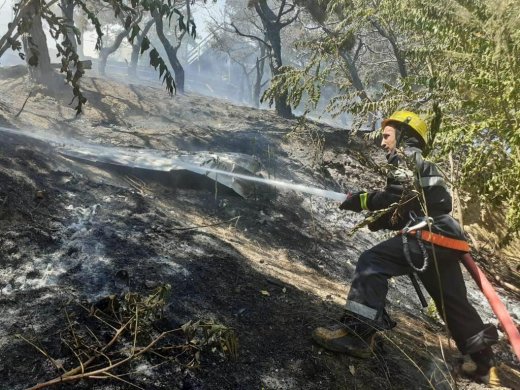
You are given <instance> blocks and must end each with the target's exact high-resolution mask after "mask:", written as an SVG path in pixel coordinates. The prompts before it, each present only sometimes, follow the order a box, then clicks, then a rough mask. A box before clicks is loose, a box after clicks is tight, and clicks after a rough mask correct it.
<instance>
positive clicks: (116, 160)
mask: <svg viewBox="0 0 520 390" xmlns="http://www.w3.org/2000/svg"><path fill="white" fill-rule="evenodd" d="M0 131H3V132H7V133H10V134H18V135H23V136H27V137H31V138H34V139H38V140H40V141H44V142H46V143H49V144H52V145H53V146H54V147H56V148H57V149H58V150H60V151H62V153H63V154H65V155H68V156H72V157H78V158H81V159H84V160H88V161H93V162H108V163H112V164H117V165H123V166H129V167H134V168H144V169H150V170H155V171H164V172H168V171H171V170H175V169H186V170H189V171H192V172H195V173H198V174H201V175H206V176H208V174H209V173H213V174H215V175H223V176H228V177H231V178H233V179H241V180H246V181H252V182H256V183H262V184H266V185H269V186H272V187H276V188H280V189H287V190H292V191H296V192H300V193H304V194H309V195H315V196H319V197H324V198H327V199H332V200H335V201H338V202H343V201H344V200H345V199H346V198H347V195H346V194H344V193H341V192H335V191H330V190H325V189H321V188H316V187H309V186H306V185H303V184H294V183H289V182H286V181H282V180H274V179H265V178H263V177H259V176H253V175H245V174H241V173H235V172H230V171H226V170H222V169H217V168H211V167H206V166H203V165H197V164H193V163H189V162H187V161H184V160H183V159H182V158H178V157H177V158H175V157H174V158H172V157H171V156H168V155H167V153H166V152H163V151H159V150H153V149H139V150H135V149H129V148H128V149H125V148H121V147H108V146H101V145H92V144H87V143H83V142H81V141H77V140H64V139H62V138H59V137H56V136H52V135H45V134H42V133H41V132H40V133H38V132H36V131H34V132H31V133H25V132H22V131H20V130H17V129H10V128H6V127H1V126H0Z"/></svg>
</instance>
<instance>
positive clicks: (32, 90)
mask: <svg viewBox="0 0 520 390" xmlns="http://www.w3.org/2000/svg"><path fill="white" fill-rule="evenodd" d="M33 92H34V88H33V89H31V92H29V95H27V98H26V99H25V101H24V102H23V105H22V108H20V111H18V112H17V113H16V115H15V116H14V117H15V118H18V117H19V116H20V114H21V113H22V111H23V109H24V108H25V105H26V104H27V101H28V100H29V98H30V97H31V95H32V93H33Z"/></svg>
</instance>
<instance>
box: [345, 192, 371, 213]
mask: <svg viewBox="0 0 520 390" xmlns="http://www.w3.org/2000/svg"><path fill="white" fill-rule="evenodd" d="M366 196H367V193H366V192H351V191H349V192H347V199H345V200H344V201H343V203H342V204H340V205H339V208H340V210H350V211H356V212H360V211H361V210H366ZM362 198H363V200H364V201H365V207H363V205H362Z"/></svg>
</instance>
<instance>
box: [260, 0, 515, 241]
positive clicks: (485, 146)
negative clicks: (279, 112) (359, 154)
mask: <svg viewBox="0 0 520 390" xmlns="http://www.w3.org/2000/svg"><path fill="white" fill-rule="evenodd" d="M327 3H328V4H327V12H328V18H327V19H326V20H327V22H330V24H329V25H328V26H326V25H324V24H323V23H321V25H322V26H323V28H322V30H323V31H322V33H321V34H317V35H316V38H315V39H314V40H309V41H308V42H302V44H301V48H302V50H307V51H308V52H309V53H310V55H309V61H308V63H307V66H306V67H305V68H289V67H286V68H285V69H284V72H282V73H281V74H280V75H278V76H276V77H275V79H274V80H273V83H272V86H271V88H270V90H268V91H267V92H266V93H265V95H264V97H265V98H272V96H273V95H274V94H280V93H283V92H284V91H285V92H287V93H288V96H289V100H290V101H291V103H292V104H298V103H300V102H301V101H302V99H305V98H306V101H305V104H306V105H308V106H309V107H311V108H313V107H316V102H317V99H319V97H320V89H323V88H331V87H333V88H335V89H336V91H337V92H338V93H337V94H336V96H333V97H332V98H330V100H329V102H328V105H327V107H326V111H327V112H329V113H331V114H332V115H338V114H341V113H343V112H348V113H351V114H354V115H355V117H356V119H357V121H356V122H355V123H354V127H357V126H359V125H360V124H362V123H365V124H366V123H370V122H372V121H373V118H374V116H377V117H383V116H386V115H389V114H390V113H391V112H392V111H394V110H396V109H402V108H407V109H411V110H414V111H418V112H420V113H421V114H422V115H424V116H425V117H426V119H427V121H428V122H430V123H431V125H432V128H434V129H435V137H434V138H433V137H432V142H433V146H435V152H436V156H435V157H437V158H443V157H446V156H447V155H448V154H449V153H451V154H452V155H453V156H454V159H455V161H456V164H457V165H458V166H459V167H460V168H459V169H458V171H457V172H458V174H459V177H458V178H457V177H456V178H455V180H454V182H455V184H457V185H458V186H459V187H461V189H463V190H465V191H467V192H469V193H470V194H472V195H473V196H478V197H480V199H481V200H482V201H484V202H486V203H489V204H493V205H495V206H498V207H503V206H504V204H505V205H507V207H508V224H509V226H510V228H511V229H512V230H513V231H517V230H518V229H519V228H520V173H519V172H520V78H519V77H518V75H519V74H520V19H519V18H518V9H520V0H498V1H497V0H476V1H465V0H426V1H424V0H377V1H375V2H370V3H369V2H366V1H362V0H349V1H345V0H331V1H328V2H327ZM340 14H341V15H346V16H345V17H343V18H339V17H338V15H340ZM374 27H376V31H377V35H378V38H377V39H376V37H375V36H374V33H375V32H374ZM327 28H329V29H331V31H332V33H330V31H329V33H328V34H325V31H326V29H327ZM353 33H354V34H355V35H356V37H357V39H358V41H359V42H360V43H361V44H360V45H359V46H358V47H361V48H362V49H360V50H357V49H355V47H353V48H352V49H351V50H350V51H348V52H347V54H348V55H349V57H348V58H351V59H352V61H351V62H350V63H349V62H348V61H346V59H348V58H347V56H345V51H342V46H341V43H342V42H344V41H345V40H346V39H347V38H349V37H351V36H352V34H353ZM350 39H351V38H350ZM355 46H356V45H355ZM365 48H366V50H365ZM399 58H400V59H401V60H403V62H402V63H403V64H404V65H405V66H406V69H405V70H406V75H407V76H406V77H402V75H403V73H402V72H401V73H400V72H399V71H398V66H397V63H398V61H397V60H398V59H399ZM353 69H354V70H356V71H357V72H358V73H359V75H360V77H361V81H362V83H363V86H364V87H363V88H364V91H360V90H359V86H358V87H356V88H354V81H353V77H352V74H353V73H352V70H353ZM441 117H442V123H440V118H441Z"/></svg>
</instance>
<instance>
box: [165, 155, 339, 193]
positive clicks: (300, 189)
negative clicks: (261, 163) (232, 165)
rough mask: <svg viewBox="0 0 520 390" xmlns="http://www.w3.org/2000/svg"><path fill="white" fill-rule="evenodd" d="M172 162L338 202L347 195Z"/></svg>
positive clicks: (193, 169)
mask: <svg viewBox="0 0 520 390" xmlns="http://www.w3.org/2000/svg"><path fill="white" fill-rule="evenodd" d="M174 162H175V163H178V164H179V165H181V166H185V167H186V168H188V169H189V170H190V171H194V172H197V173H201V174H207V173H209V172H212V173H215V174H217V175H226V176H231V177H233V178H236V179H242V180H247V181H253V182H257V183H263V184H267V185H270V186H273V187H276V188H283V189H288V190H293V191H297V192H301V193H304V194H309V195H316V196H320V197H323V198H327V199H332V200H336V201H338V202H343V201H344V200H345V199H346V198H347V195H346V194H344V193H342V192H335V191H330V190H324V189H321V188H316V187H309V186H306V185H303V184H294V183H289V182H286V181H282V180H273V179H264V178H263V177H258V176H251V175H244V174H240V173H234V172H229V171H224V170H222V169H215V168H207V167H203V166H200V165H195V164H190V163H186V162H184V161H180V160H174Z"/></svg>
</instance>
